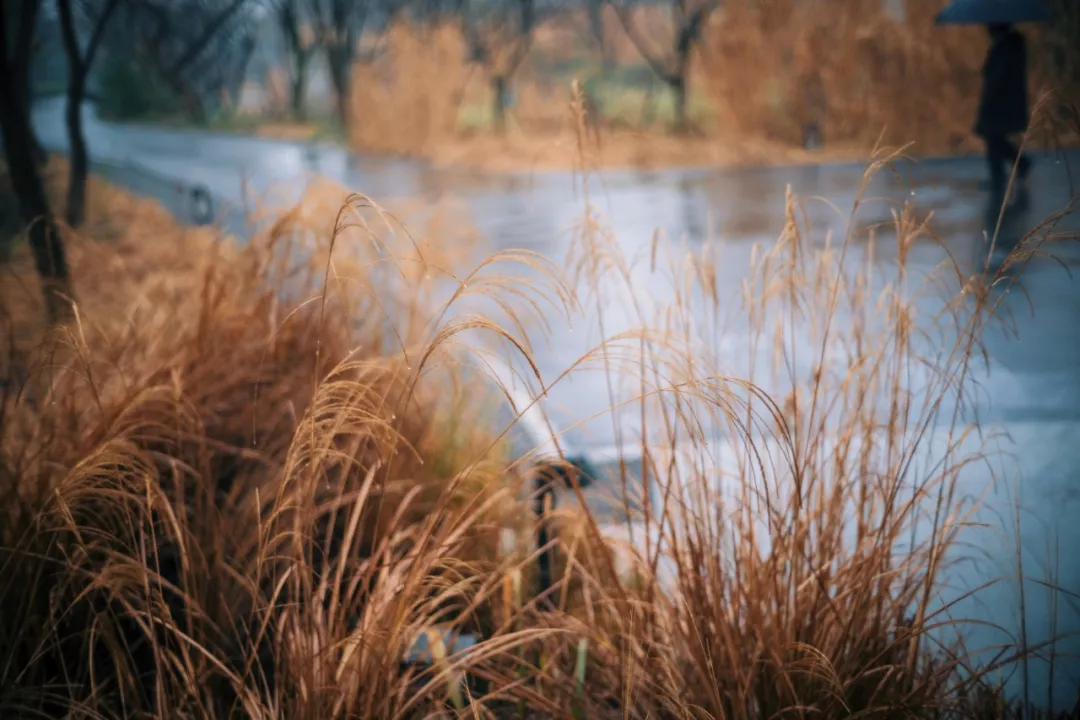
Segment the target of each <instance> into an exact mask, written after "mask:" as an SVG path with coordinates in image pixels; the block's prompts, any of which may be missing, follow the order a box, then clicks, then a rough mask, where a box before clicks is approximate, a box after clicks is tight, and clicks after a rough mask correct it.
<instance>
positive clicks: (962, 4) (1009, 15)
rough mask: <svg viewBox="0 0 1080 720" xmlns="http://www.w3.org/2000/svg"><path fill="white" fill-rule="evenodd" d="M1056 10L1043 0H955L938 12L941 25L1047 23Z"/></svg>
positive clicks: (938, 21)
mask: <svg viewBox="0 0 1080 720" xmlns="http://www.w3.org/2000/svg"><path fill="white" fill-rule="evenodd" d="M1051 19H1053V13H1051V12H1050V8H1048V7H1047V6H1046V4H1045V3H1043V1H1042V0H952V2H951V3H949V5H948V6H947V7H946V8H945V9H944V10H942V11H941V12H940V13H938V16H937V24H938V25H990V24H992V23H1025V22H1046V21H1048V20H1051Z"/></svg>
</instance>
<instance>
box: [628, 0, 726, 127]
mask: <svg viewBox="0 0 1080 720" xmlns="http://www.w3.org/2000/svg"><path fill="white" fill-rule="evenodd" d="M614 7H615V10H616V12H617V13H618V16H619V20H620V21H621V22H622V25H623V27H624V28H625V29H626V34H627V36H628V37H629V38H630V40H631V41H632V42H633V43H634V47H636V48H637V50H638V52H639V53H641V56H642V57H643V58H645V61H646V62H647V63H648V64H649V66H650V67H652V69H653V71H654V72H655V73H656V75H657V77H659V78H660V79H661V80H663V81H664V83H665V84H666V85H667V86H668V87H669V88H670V89H671V91H672V93H673V94H674V96H675V130H676V132H679V133H683V132H686V131H688V130H689V129H690V128H689V125H688V123H687V106H688V104H687V96H688V92H689V89H688V87H687V80H688V76H689V71H690V56H691V53H692V52H693V51H694V49H695V48H696V47H697V46H698V44H699V43H700V42H701V35H702V32H703V31H704V29H705V25H706V23H708V21H709V18H710V17H711V16H712V13H713V11H714V10H716V7H717V0H671V2H668V3H664V5H663V7H667V8H669V10H670V12H671V24H670V27H671V29H672V33H671V37H669V38H668V39H667V43H666V44H667V45H668V46H669V47H668V49H667V50H666V51H665V50H661V49H658V48H656V47H655V45H654V43H653V42H651V41H650V40H649V39H648V37H647V36H646V35H645V34H644V33H643V32H642V30H641V28H640V27H639V24H638V19H639V18H638V17H635V13H634V11H635V10H637V9H641V8H645V9H649V10H651V9H652V8H654V7H660V6H655V5H645V4H643V3H640V2H633V1H632V0H615V3H614Z"/></svg>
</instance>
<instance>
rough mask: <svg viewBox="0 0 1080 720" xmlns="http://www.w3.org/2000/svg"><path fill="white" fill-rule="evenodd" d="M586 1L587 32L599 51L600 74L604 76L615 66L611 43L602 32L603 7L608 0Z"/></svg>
mask: <svg viewBox="0 0 1080 720" xmlns="http://www.w3.org/2000/svg"><path fill="white" fill-rule="evenodd" d="M586 3H587V7H588V11H589V33H590V34H591V35H592V37H593V41H594V42H595V43H596V47H597V49H598V50H599V51H600V72H601V75H603V76H604V77H606V76H607V75H609V74H610V73H611V71H612V70H613V69H614V68H615V57H614V55H613V54H612V47H611V43H609V42H608V38H607V34H606V33H605V32H604V8H605V7H606V6H607V5H608V0H586Z"/></svg>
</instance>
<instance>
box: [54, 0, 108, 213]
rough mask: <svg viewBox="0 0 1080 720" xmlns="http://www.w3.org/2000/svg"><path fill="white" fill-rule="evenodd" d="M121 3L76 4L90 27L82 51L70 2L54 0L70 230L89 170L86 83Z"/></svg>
mask: <svg viewBox="0 0 1080 720" xmlns="http://www.w3.org/2000/svg"><path fill="white" fill-rule="evenodd" d="M122 2H124V0H98V1H97V2H94V1H93V0H83V1H82V2H80V3H79V9H80V10H82V12H83V14H84V15H85V16H86V18H87V20H88V21H89V27H90V38H89V40H88V41H87V43H86V47H85V49H81V48H80V47H79V37H78V33H77V32H76V30H75V16H74V12H73V11H72V0H56V8H57V10H58V12H59V14H60V30H61V33H62V35H63V38H64V52H65V54H66V56H67V63H68V83H67V108H66V121H67V131H68V146H69V155H70V158H69V159H70V162H71V175H70V178H69V180H68V196H67V222H68V224H69V225H71V226H72V227H79V226H80V225H82V223H83V220H84V219H85V216H86V176H87V174H88V172H89V169H90V168H89V156H88V154H87V151H86V138H85V137H84V135H83V123H82V117H83V112H82V111H83V101H84V100H85V99H86V80H87V78H88V77H89V75H90V68H91V67H92V66H93V64H94V57H95V56H96V55H97V51H98V48H99V47H100V46H101V39H102V37H103V36H104V33H105V27H106V26H107V25H108V23H109V19H110V18H111V17H112V16H113V13H114V12H115V11H116V9H117V8H118V7H119V6H120V4H121V3H122Z"/></svg>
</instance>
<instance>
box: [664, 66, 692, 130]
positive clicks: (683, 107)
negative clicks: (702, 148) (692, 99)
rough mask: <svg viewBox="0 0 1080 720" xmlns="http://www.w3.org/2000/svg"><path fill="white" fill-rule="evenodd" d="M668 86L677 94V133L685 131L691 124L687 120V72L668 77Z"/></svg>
mask: <svg viewBox="0 0 1080 720" xmlns="http://www.w3.org/2000/svg"><path fill="white" fill-rule="evenodd" d="M667 83H668V86H669V87H670V88H671V91H672V93H673V94H674V96H675V127H674V130H675V132H676V133H685V132H687V131H688V130H689V128H690V126H689V124H688V122H687V115H688V113H687V96H686V73H685V72H683V74H681V75H672V76H671V77H669V78H668V79H667Z"/></svg>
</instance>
